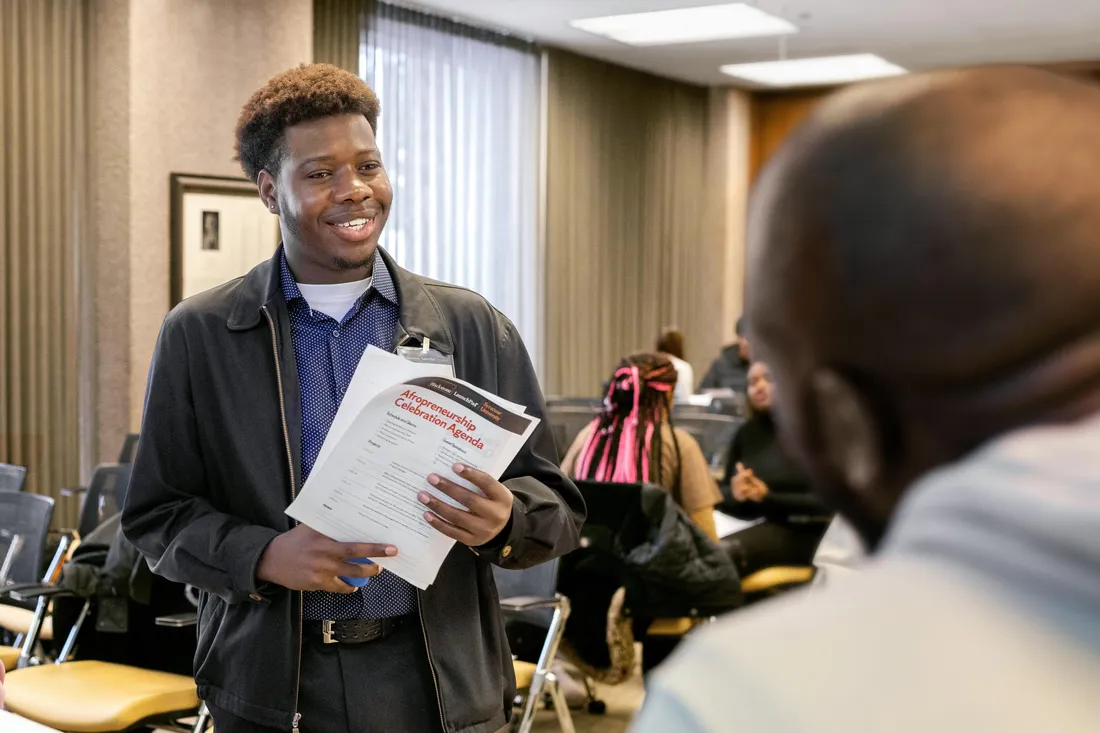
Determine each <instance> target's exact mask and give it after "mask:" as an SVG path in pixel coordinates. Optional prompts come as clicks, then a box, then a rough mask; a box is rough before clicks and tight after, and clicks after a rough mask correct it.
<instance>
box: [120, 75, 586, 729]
mask: <svg viewBox="0 0 1100 733" xmlns="http://www.w3.org/2000/svg"><path fill="white" fill-rule="evenodd" d="M377 115H378V100H377V99H376V98H375V96H374V94H373V92H371V90H370V89H369V88H367V86H366V85H365V84H364V83H363V82H362V81H361V80H360V79H359V78H358V77H356V76H355V75H353V74H350V73H348V72H345V71H342V70H339V69H337V68H335V67H332V66H327V65H323V64H317V65H312V66H303V67H299V68H297V69H293V70H291V71H288V72H286V73H284V74H282V75H280V76H277V77H275V78H274V79H272V80H271V81H269V82H268V83H267V84H266V85H265V86H264V87H263V88H262V89H260V90H259V91H257V92H256V93H255V94H254V95H253V96H252V98H251V99H250V100H249V101H248V103H247V104H246V105H245V107H244V110H243V112H242V114H241V118H240V122H239V125H238V128H237V150H238V156H239V158H240V161H241V165H242V167H243V168H244V170H245V172H246V173H247V174H248V176H249V177H250V178H251V179H252V180H253V181H255V182H256V184H257V188H258V190H259V194H260V198H261V199H262V200H263V202H264V204H265V205H266V206H267V207H268V209H269V210H270V211H271V212H272V213H273V214H276V215H278V217H279V222H280V227H281V230H282V239H283V244H282V246H281V247H280V248H279V250H278V251H277V252H276V253H275V256H274V257H273V258H272V259H271V260H270V261H269V262H266V263H264V264H262V265H260V266H258V267H256V268H255V269H253V270H252V271H251V272H250V273H248V274H247V275H246V276H244V277H243V278H240V279H237V280H234V281H232V282H230V283H227V284H225V285H223V286H221V287H219V288H216V289H214V290H212V291H210V292H207V293H204V294H202V295H199V296H196V297H194V298H191V299H189V300H187V301H185V302H184V303H182V304H180V305H179V306H178V307H177V308H176V309H174V310H173V311H172V313H170V314H169V315H168V317H167V318H166V319H165V322H164V326H163V328H162V330H161V334H160V338H159V340H158V343H157V348H156V352H155V354H154V359H153V366H152V371H151V375H150V381H149V387H148V395H147V399H146V409H145V420H144V424H143V426H142V433H141V442H140V448H139V450H138V455H137V459H136V462H135V466H134V473H133V480H132V484H131V488H130V491H129V495H128V497H127V504H126V508H125V511H124V515H123V521H124V526H125V530H126V533H127V536H128V537H129V538H130V539H131V540H132V541H133V542H134V543H135V544H136V545H137V546H138V547H139V548H140V549H141V550H142V552H143V553H145V555H146V556H147V557H148V559H149V561H150V563H151V564H152V566H153V569H154V570H155V571H156V572H157V573H160V574H161V575H164V576H165V577H168V578H171V579H173V580H177V581H180V582H184V583H189V584H191V585H194V586H197V587H198V588H200V589H201V590H202V591H203V594H202V603H201V606H200V612H199V647H198V653H197V657H196V666H195V677H196V681H197V682H198V685H199V693H200V696H201V697H202V698H203V699H204V700H206V701H207V703H208V704H209V706H210V708H211V710H212V712H213V715H214V720H215V725H216V727H217V730H218V732H219V733H236V732H237V731H251V730H267V729H271V728H275V729H281V730H287V729H290V728H292V727H293V728H300V729H301V730H303V731H306V732H307V733H315V732H317V733H328V732H329V731H333V732H337V731H339V732H341V733H344V732H348V733H350V732H351V731H355V733H360V732H367V731H371V732H373V731H379V732H382V731H385V732H386V733H397V732H399V731H410V732H411V731H416V732H418V733H419V731H432V730H435V731H440V730H443V731H448V732H454V733H457V732H461V733H492V732H493V731H496V730H498V729H499V728H501V727H502V726H503V725H504V724H505V722H506V717H507V714H508V713H509V711H510V710H511V703H512V698H513V697H514V694H515V690H514V681H513V677H512V663H511V656H510V654H509V650H508V643H507V641H506V639H505V636H504V630H503V624H502V621H501V618H500V610H499V607H498V604H497V595H496V589H495V587H494V584H493V576H492V564H497V565H501V566H504V567H510V568H522V567H527V566H530V565H534V564H536V563H539V562H543V561H546V560H549V559H551V558H553V557H557V556H559V555H561V554H564V553H566V552H568V551H569V550H571V549H573V548H574V547H576V546H577V543H578V530H579V526H580V524H581V522H582V521H583V518H584V505H583V502H582V500H581V498H580V495H579V493H578V492H577V489H576V487H574V486H573V485H572V484H571V483H570V482H569V481H568V480H567V479H566V478H565V477H564V476H563V475H562V474H561V472H560V471H559V470H558V468H557V466H556V463H555V461H554V455H555V452H554V445H553V440H552V438H551V436H550V432H549V431H548V430H547V429H546V428H545V427H540V428H539V429H538V430H537V431H536V432H535V434H534V435H533V436H532V439H531V440H530V441H529V442H528V444H527V445H526V446H525V447H524V448H523V450H522V451H521V452H520V454H519V455H518V456H517V458H516V459H515V461H514V462H513V463H512V465H511V466H510V467H509V469H508V471H506V472H505V474H504V476H503V477H502V480H501V481H496V480H494V479H492V478H491V477H489V476H487V475H485V474H482V473H480V472H479V471H476V470H473V469H471V468H466V467H462V466H456V467H455V471H456V472H457V473H460V474H461V475H462V476H463V477H465V478H467V479H469V480H470V481H471V482H472V483H473V484H475V485H476V486H477V487H478V488H480V489H481V492H482V493H481V494H476V493H474V492H470V491H467V490H466V489H463V488H461V487H459V486H458V485H457V484H454V483H452V482H451V481H449V480H447V478H445V477H443V476H437V475H432V476H430V477H429V479H428V480H429V481H430V482H431V483H433V484H434V485H436V486H438V487H439V488H440V489H441V490H443V491H444V492H445V493H447V494H448V495H450V496H451V497H453V498H455V499H456V500H458V501H459V502H461V503H462V504H463V505H465V506H466V507H467V508H468V509H469V511H468V512H462V511H458V510H455V509H452V508H451V507H449V506H446V505H444V504H441V503H439V502H437V501H435V500H434V499H431V498H430V496H429V495H428V494H427V493H426V492H424V493H422V494H421V495H420V498H421V500H422V501H423V502H424V503H425V505H426V507H425V521H427V522H428V523H429V524H430V525H431V526H433V527H435V528H436V529H437V530H438V531H440V532H442V533H443V534H445V535H447V536H449V537H452V538H454V539H455V540H457V541H458V544H456V546H455V548H454V549H453V550H452V551H451V553H450V555H449V556H448V557H447V560H446V562H445V563H444V565H443V567H442V568H441V569H440V572H439V575H438V577H437V579H436V581H435V583H434V584H433V585H432V586H431V587H430V588H428V589H427V590H426V591H422V592H418V591H417V590H416V589H415V588H413V587H412V586H410V585H409V584H407V583H405V582H404V581H402V580H401V579H400V578H397V577H396V576H394V575H392V574H390V573H384V572H383V573H381V574H379V568H378V566H377V565H361V564H354V563H351V562H349V560H350V559H352V558H363V557H368V558H369V557H380V556H384V555H392V554H394V553H396V552H399V551H400V548H395V547H390V546H382V545H369V544H342V543H338V542H335V541H332V540H330V539H328V538H327V537H324V536H323V535H321V534H319V533H317V532H315V531H314V530H312V529H310V528H309V527H306V526H304V525H298V526H296V525H295V523H294V522H292V521H291V520H290V519H289V518H288V517H287V516H286V515H285V514H284V510H285V509H286V507H287V505H288V504H289V503H290V501H291V500H292V499H293V497H294V495H295V492H296V491H298V490H299V489H300V488H301V486H302V484H303V483H304V481H305V479H306V477H307V476H308V475H309V472H310V471H311V470H312V469H313V465H314V463H315V461H316V458H317V455H318V452H319V451H320V448H321V445H322V443H323V442H324V439H325V435H326V433H327V432H328V429H329V426H330V425H331V423H332V420H333V418H334V416H335V414H336V411H337V409H338V407H339V404H340V400H341V397H342V396H343V393H344V391H345V390H346V388H347V386H348V383H349V381H350V379H351V376H352V374H353V372H354V371H355V367H356V365H357V364H358V362H359V357H360V356H361V355H362V353H363V351H364V349H365V348H366V347H367V346H368V345H374V346H378V347H380V348H384V349H386V350H393V349H395V348H396V347H398V346H402V345H421V344H425V345H428V346H430V348H431V349H432V350H434V351H435V352H436V353H437V354H439V355H442V356H443V357H449V358H450V359H452V360H453V363H454V368H455V372H456V375H457V376H458V377H459V378H462V379H465V380H468V381H470V382H472V383H474V384H477V385H478V386H480V387H482V388H484V389H487V390H489V391H491V392H494V393H496V394H499V395H501V396H502V397H504V398H506V399H508V400H512V401H514V402H518V403H521V404H524V405H527V406H528V407H529V413H530V414H534V415H536V416H540V417H541V416H542V414H543V399H542V395H541V393H540V391H539V387H538V383H537V381H536V379H535V374H534V372H533V370H532V368H531V364H530V360H529V359H528V356H527V352H526V350H525V348H524V346H523V343H522V341H521V339H520V337H519V334H518V333H517V332H516V329H515V327H514V326H513V325H512V324H511V323H510V322H509V321H508V319H506V318H505V317H504V316H502V315H501V314H500V313H499V312H497V311H496V310H494V309H493V308H492V306H490V305H489V304H488V303H487V302H486V301H485V299H484V298H482V297H481V296H479V295H477V294H475V293H472V292H470V291H468V290H463V289H461V288H457V287H453V286H450V285H445V284H442V283H437V282H433V281H430V280H427V279H425V278H422V277H419V276H417V275H414V274H412V273H409V272H407V271H405V270H403V269H401V268H400V267H398V266H397V265H396V264H395V263H394V262H393V260H392V259H391V258H390V257H389V256H388V255H387V254H386V253H385V252H384V251H383V250H382V249H381V248H379V246H378V239H379V236H380V234H381V233H382V229H383V227H384V225H385V223H386V217H387V215H388V213H389V209H390V205H391V203H392V199H393V190H392V188H391V186H390V182H389V179H388V177H387V175H386V171H385V168H384V167H383V165H382V160H381V157H380V155H379V151H378V145H377V143H376V141H375V136H374V131H375V123H376V120H377ZM340 576H344V577H372V576H373V580H371V582H370V583H368V584H367V585H366V586H365V587H364V588H363V589H358V588H355V587H353V586H351V585H348V584H347V583H345V582H344V581H343V580H341V579H340Z"/></svg>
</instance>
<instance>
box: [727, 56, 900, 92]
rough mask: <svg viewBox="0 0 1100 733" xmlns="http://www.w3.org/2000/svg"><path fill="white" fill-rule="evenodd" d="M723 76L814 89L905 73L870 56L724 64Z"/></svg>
mask: <svg viewBox="0 0 1100 733" xmlns="http://www.w3.org/2000/svg"><path fill="white" fill-rule="evenodd" d="M722 73H723V74H728V75H730V76H734V77H737V78H738V79H744V80H745V81H751V82H754V83H756V84H763V85H765V86H770V87H795V86H814V85H820V84H843V83H845V82H852V81H861V80H863V79H877V78H879V77H884V76H896V75H898V74H904V73H906V72H905V69H903V68H901V67H900V66H898V65H897V64H892V63H890V62H889V61H887V60H886V59H884V58H881V57H879V56H875V55H874V54H870V53H862V54H854V55H851V56H822V57H819V58H813V59H788V60H786V61H764V62H761V63H755V64H727V65H726V66H723V67H722Z"/></svg>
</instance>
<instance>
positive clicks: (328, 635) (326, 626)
mask: <svg viewBox="0 0 1100 733" xmlns="http://www.w3.org/2000/svg"><path fill="white" fill-rule="evenodd" d="M321 638H322V639H324V642H325V643H326V644H339V643H340V642H339V641H338V640H336V639H333V638H332V621H327V620H326V621H322V622H321Z"/></svg>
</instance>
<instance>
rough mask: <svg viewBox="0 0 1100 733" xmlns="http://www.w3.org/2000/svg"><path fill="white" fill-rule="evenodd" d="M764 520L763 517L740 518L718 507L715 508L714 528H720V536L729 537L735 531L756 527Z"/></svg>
mask: <svg viewBox="0 0 1100 733" xmlns="http://www.w3.org/2000/svg"><path fill="white" fill-rule="evenodd" d="M763 521H764V520H763V519H738V518H737V517H731V516H730V515H728V514H724V513H723V512H720V511H718V510H717V509H715V510H714V528H715V529H716V530H718V536H719V537H729V536H730V535H731V534H733V533H734V532H740V531H741V530H743V529H748V528H749V527H755V526H756V525H758V524H760V523H761V522H763Z"/></svg>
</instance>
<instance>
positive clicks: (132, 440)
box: [118, 433, 139, 463]
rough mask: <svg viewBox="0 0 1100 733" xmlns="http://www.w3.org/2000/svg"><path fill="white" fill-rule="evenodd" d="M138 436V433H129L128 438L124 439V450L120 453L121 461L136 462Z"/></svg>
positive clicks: (119, 459) (119, 458) (119, 460)
mask: <svg viewBox="0 0 1100 733" xmlns="http://www.w3.org/2000/svg"><path fill="white" fill-rule="evenodd" d="M138 437H139V436H138V434H137V433H127V435H126V438H125V439H124V440H123V441H122V450H120V451H119V453H118V462H119V463H133V462H134V456H135V455H136V454H137V446H138Z"/></svg>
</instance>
